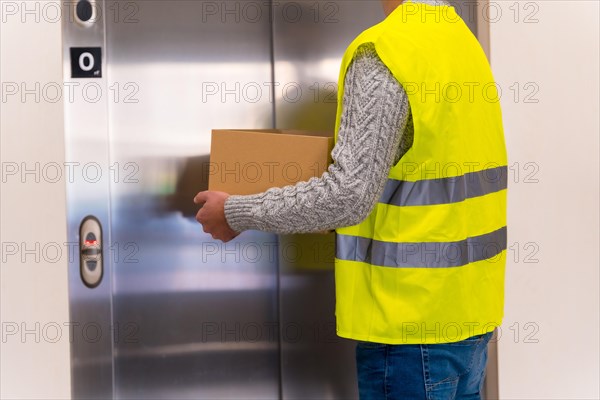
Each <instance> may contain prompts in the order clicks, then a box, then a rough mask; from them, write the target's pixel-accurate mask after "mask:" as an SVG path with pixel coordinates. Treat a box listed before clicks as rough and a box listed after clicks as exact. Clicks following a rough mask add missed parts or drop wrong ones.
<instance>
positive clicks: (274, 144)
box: [208, 129, 333, 195]
mask: <svg viewBox="0 0 600 400" xmlns="http://www.w3.org/2000/svg"><path fill="white" fill-rule="evenodd" d="M332 149H333V134H332V133H330V132H312V131H298V130H280V129H258V130H257V129H254V130H251V129H215V130H213V131H212V142H211V152H210V165H209V172H208V175H209V177H208V189H209V190H216V191H221V192H227V193H229V194H241V195H245V194H255V193H260V192H264V191H265V190H267V189H269V188H272V187H283V186H287V185H293V184H295V183H297V182H302V181H307V180H309V179H310V178H311V177H319V176H321V175H322V174H323V172H325V171H326V170H327V167H328V166H329V164H331V150H332Z"/></svg>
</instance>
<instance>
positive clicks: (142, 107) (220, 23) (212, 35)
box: [106, 1, 279, 399]
mask: <svg viewBox="0 0 600 400" xmlns="http://www.w3.org/2000/svg"><path fill="white" fill-rule="evenodd" d="M125 4H126V3H123V2H119V1H107V7H108V8H109V9H111V10H120V11H122V12H125V9H124V8H123V7H124V6H125ZM135 4H136V7H135V8H131V9H129V10H127V12H129V13H133V14H131V18H130V19H132V20H133V21H134V22H130V23H124V22H123V21H122V20H119V19H118V18H117V19H112V20H110V22H108V23H107V35H106V37H107V58H108V60H109V66H108V71H107V72H108V73H107V76H108V85H109V86H111V87H115V88H121V89H122V90H124V92H123V94H124V95H125V94H130V93H135V94H131V96H132V98H131V99H130V100H132V101H130V102H125V101H123V102H117V101H112V102H110V103H109V130H110V138H111V153H110V154H111V162H112V163H115V164H118V165H120V166H126V165H127V166H129V167H128V169H129V171H130V173H134V172H135V173H134V174H133V175H132V177H133V179H130V180H125V179H121V180H119V181H118V182H113V183H112V184H111V204H112V220H111V223H112V230H113V240H114V241H115V242H116V243H120V244H123V245H128V246H129V249H130V253H129V255H130V256H131V257H130V258H129V259H126V258H123V257H121V258H120V259H118V260H116V261H115V262H114V264H113V265H114V266H113V270H114V293H113V304H114V315H113V318H114V321H115V323H116V324H118V325H119V326H121V327H124V328H125V329H129V334H130V337H122V338H121V339H122V340H118V341H116V342H115V354H114V356H115V394H116V398H138V399H165V398H169V399H184V398H188V399H200V398H210V399H217V398H223V399H225V398H226V399H232V398H255V399H269V398H277V397H279V338H278V336H277V335H276V329H275V328H276V324H277V322H278V314H277V262H276V261H277V260H276V257H275V252H274V250H273V246H274V243H275V236H274V235H270V234H264V233H258V232H246V233H244V234H242V235H240V236H239V237H238V238H236V239H235V240H234V241H233V242H231V243H228V244H221V243H220V242H217V241H214V240H213V239H212V238H211V237H210V235H207V234H205V233H204V232H203V231H202V227H201V226H200V225H199V224H198V223H197V222H196V220H195V218H194V217H195V213H196V211H197V208H198V207H196V206H195V205H194V204H193V203H192V199H193V197H194V195H195V194H196V193H197V192H198V191H200V190H203V189H206V186H207V180H206V178H207V173H208V168H207V167H208V165H207V164H206V161H207V160H208V154H209V150H210V147H209V145H210V134H211V129H215V128H250V129H252V128H270V127H271V125H272V104H271V103H270V102H269V98H268V96H263V97H262V98H256V99H255V97H252V99H249V98H247V97H246V95H247V94H248V93H249V92H244V89H243V88H244V87H248V85H254V84H257V83H260V84H261V85H263V83H264V82H269V81H270V79H271V49H270V38H271V31H270V22H269V20H268V18H267V17H266V15H265V16H264V17H263V18H262V19H257V20H250V19H247V18H246V17H245V16H244V15H240V14H239V13H241V12H242V9H241V8H240V6H241V4H240V2H234V1H229V2H218V3H215V2H198V1H143V2H136V3H135ZM208 5H214V6H216V7H217V9H216V10H215V9H214V8H207V6H208ZM222 8H225V10H223V9H222ZM226 11H228V12H229V13H228V14H227V13H226ZM123 15H124V14H122V13H121V15H120V16H121V17H123ZM127 87H128V88H129V89H127ZM253 87H254V86H253ZM215 92H216V93H215ZM253 94H254V93H251V95H253ZM136 100H138V101H136ZM251 100H252V101H251ZM121 247H122V246H121ZM269 251H270V252H271V254H268V252H269ZM271 331H273V332H272V334H271Z"/></svg>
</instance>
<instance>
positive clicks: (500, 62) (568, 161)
mask: <svg viewBox="0 0 600 400" xmlns="http://www.w3.org/2000/svg"><path fill="white" fill-rule="evenodd" d="M598 4H599V3H598V2H597V1H575V0H571V1H536V2H526V1H520V2H516V1H506V2H504V1H503V2H493V7H496V8H501V10H502V16H501V17H499V18H496V17H495V15H496V14H491V15H490V17H493V19H491V21H490V22H491V58H492V68H493V70H494V74H495V78H496V80H497V81H498V84H499V85H500V87H501V88H502V90H503V97H502V106H503V116H504V126H505V132H506V138H507V145H508V151H509V159H510V164H511V165H515V166H514V167H513V168H512V169H511V172H512V174H511V178H512V179H511V180H509V185H510V186H509V210H508V212H509V224H508V229H509V245H513V244H514V243H517V245H516V246H518V247H519V248H520V253H519V254H518V255H517V254H516V246H514V245H513V250H509V253H508V254H509V260H511V259H512V260H513V261H512V262H509V264H508V265H507V286H506V309H505V310H506V315H505V323H504V324H503V326H502V331H501V332H502V337H501V338H500V341H499V343H498V344H499V346H498V352H499V354H498V357H499V379H500V398H501V399H598V398H600V393H599V379H600V378H599V376H600V371H599V365H598V364H599V351H598V344H599V335H600V334H599V328H598V327H599V322H598V320H599V310H598V305H599V297H598V293H599V288H598V285H599V274H598V270H599V258H598V246H599V237H598V219H599V213H598V208H599V198H598V180H599V175H598V170H599V166H598V149H599V142H598V137H599V126H598V118H599V117H598V115H599V114H598V113H599V112H598V107H599V104H598V99H599V93H598V86H599V82H598V75H599V72H598V58H599V54H598V48H599V43H598V40H599V39H598V38H599V36H600V35H599V32H598V26H599V22H598V15H599V6H598ZM511 7H512V9H511ZM515 9H519V10H520V14H519V17H518V20H517V22H516V21H515V11H514V10H515ZM528 15H529V16H530V17H531V18H533V19H537V22H535V21H532V20H531V19H530V23H525V21H524V19H525V17H526V16H528ZM515 82H517V83H518V85H519V86H520V89H521V91H520V94H519V97H518V98H517V99H516V100H515V98H514V94H515V91H514V90H511V89H510V87H511V86H512V85H514V84H515ZM528 82H530V83H531V84H532V85H530V86H529V87H525V85H526V84H527V83H528ZM536 87H537V88H539V91H538V92H537V94H535V95H533V98H532V99H531V100H537V101H538V102H537V103H527V102H525V96H526V94H528V93H532V92H533V90H535V88H536ZM528 162H531V163H535V164H531V165H527V166H526V165H525V163H528ZM515 163H518V164H519V167H518V168H517V166H516V164H515ZM517 169H518V170H519V171H520V176H519V179H518V182H517V179H515V174H514V171H515V170H517ZM535 171H537V172H535ZM534 172H535V173H534ZM530 173H534V176H533V177H531V176H530V178H534V179H537V180H538V182H537V183H536V182H530V183H525V182H524V178H525V177H526V175H527V174H530ZM530 180H531V179H530ZM529 242H531V244H529V245H527V243H529ZM525 246H529V247H525ZM536 249H539V251H538V252H537V254H535V256H534V257H533V259H537V260H539V262H537V263H527V262H525V256H526V254H530V253H532V252H534V251H535V250H536ZM515 257H516V262H515ZM528 322H530V323H532V324H531V325H528V326H526V325H525V324H526V323H528ZM515 324H518V325H515ZM533 324H535V325H533ZM511 326H512V327H513V328H512V330H511V328H510V327H511ZM536 327H538V328H539V330H538V331H537V332H535V333H533V332H534V329H537V328H536ZM526 328H528V329H526ZM517 331H518V332H519V334H520V335H519V337H518V339H517V338H516V336H515V335H516V332H517ZM528 334H531V336H529V340H526V338H525V337H526V335H528ZM535 340H537V343H535V342H534V341H535ZM532 341H533V342H532Z"/></svg>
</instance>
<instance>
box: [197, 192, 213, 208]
mask: <svg viewBox="0 0 600 400" xmlns="http://www.w3.org/2000/svg"><path fill="white" fill-rule="evenodd" d="M209 193H210V192H209V191H208V190H205V191H203V192H200V193H198V194H197V195H196V197H194V203H196V204H200V205H202V204H204V203H206V201H207V200H208V194H209Z"/></svg>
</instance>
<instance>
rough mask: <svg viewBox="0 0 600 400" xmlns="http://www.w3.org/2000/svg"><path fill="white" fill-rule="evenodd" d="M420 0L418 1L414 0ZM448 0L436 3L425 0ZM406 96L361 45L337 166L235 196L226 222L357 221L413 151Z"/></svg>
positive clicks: (287, 227)
mask: <svg viewBox="0 0 600 400" xmlns="http://www.w3.org/2000/svg"><path fill="white" fill-rule="evenodd" d="M413 1H417V0H413ZM420 2H426V3H431V4H446V3H443V2H440V1H435V0H420ZM412 141H413V124H412V115H411V113H410V106H409V104H408V97H407V95H406V92H405V91H404V89H403V88H402V86H401V85H400V84H399V83H398V81H397V80H396V79H395V78H394V77H393V75H392V73H391V72H390V70H389V69H388V68H387V67H386V66H385V65H384V64H383V63H382V62H381V60H380V59H379V57H378V56H377V53H376V51H375V48H374V46H373V45H372V44H364V45H362V46H360V47H359V48H358V49H357V51H356V53H355V55H354V57H353V60H352V62H351V64H350V66H349V68H348V71H347V73H346V76H345V78H344V93H343V98H342V116H341V124H340V128H339V131H338V140H337V142H336V145H335V147H334V148H333V151H332V158H333V160H334V163H333V164H332V165H330V166H329V168H328V170H327V172H325V173H323V175H322V176H321V177H318V178H311V179H310V180H308V181H307V182H300V183H297V184H295V185H290V186H285V187H283V188H272V189H269V190H267V191H265V192H263V193H259V194H255V195H249V196H237V195H232V196H230V197H229V198H228V199H227V201H226V202H225V217H226V218H227V222H228V223H229V225H230V226H231V228H232V229H234V230H235V231H237V232H241V231H244V230H247V229H255V230H262V231H268V232H274V233H280V234H289V233H306V232H317V231H323V230H329V229H335V228H339V227H343V226H350V225H355V224H358V223H360V222H361V221H362V220H364V219H365V218H366V217H367V215H369V213H370V212H371V210H372V209H373V207H374V206H375V204H376V203H377V201H378V200H379V198H380V197H381V194H382V193H383V189H384V187H385V184H386V181H387V177H388V174H389V170H390V168H391V167H392V165H394V164H395V163H397V162H398V160H400V158H401V157H402V156H403V155H404V153H406V151H407V150H408V149H409V148H410V146H411V145H412Z"/></svg>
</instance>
